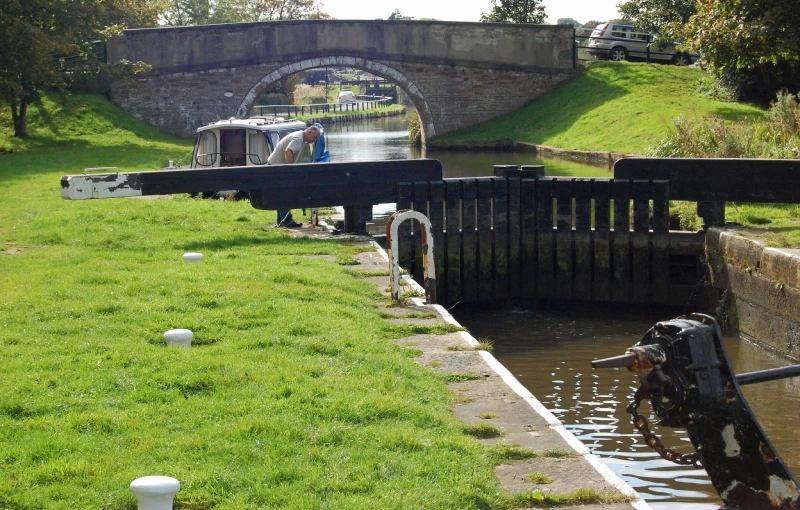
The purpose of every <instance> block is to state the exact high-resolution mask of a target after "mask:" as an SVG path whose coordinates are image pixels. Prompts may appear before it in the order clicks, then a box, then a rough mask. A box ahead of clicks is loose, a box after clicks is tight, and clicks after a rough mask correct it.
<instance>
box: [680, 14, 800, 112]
mask: <svg viewBox="0 0 800 510" xmlns="http://www.w3.org/2000/svg"><path fill="white" fill-rule="evenodd" d="M681 32H682V34H683V35H684V36H685V39H686V41H687V44H688V45H689V47H690V48H691V49H693V50H696V51H700V53H701V54H702V55H703V61H704V62H705V63H706V64H707V65H708V66H709V67H710V68H711V69H712V70H713V71H714V73H715V74H716V75H717V76H719V77H720V78H722V79H723V80H724V81H725V82H726V83H727V84H728V85H732V86H734V87H735V88H736V89H737V90H738V92H739V93H740V95H741V96H742V97H744V98H748V99H755V100H760V101H764V102H766V101H769V100H770V99H773V98H774V97H775V93H776V92H777V91H778V90H780V89H782V88H788V89H789V90H790V91H792V92H797V90H798V88H800V9H797V5H796V3H794V2H785V1H784V0H700V1H699V2H698V4H697V12H696V13H695V14H694V15H693V16H692V17H691V19H690V20H689V22H688V23H687V24H686V25H685V26H684V27H682V29H681Z"/></svg>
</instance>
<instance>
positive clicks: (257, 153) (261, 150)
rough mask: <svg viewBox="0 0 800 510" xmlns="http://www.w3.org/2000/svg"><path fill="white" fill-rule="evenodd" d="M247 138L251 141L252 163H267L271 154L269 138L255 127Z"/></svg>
mask: <svg viewBox="0 0 800 510" xmlns="http://www.w3.org/2000/svg"><path fill="white" fill-rule="evenodd" d="M247 138H248V139H249V141H250V150H249V151H248V157H249V159H250V163H252V164H254V165H266V164H267V156H269V147H267V139H266V137H265V136H264V133H262V132H261V131H257V130H255V129H253V130H251V131H250V134H249V135H248V137H247Z"/></svg>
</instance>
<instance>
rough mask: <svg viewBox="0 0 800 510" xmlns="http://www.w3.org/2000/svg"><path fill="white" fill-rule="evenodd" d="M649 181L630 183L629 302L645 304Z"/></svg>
mask: <svg viewBox="0 0 800 510" xmlns="http://www.w3.org/2000/svg"><path fill="white" fill-rule="evenodd" d="M651 196H652V191H651V189H650V181H646V180H639V179H637V180H634V181H633V182H632V183H631V198H632V199H633V234H632V236H631V248H632V250H633V251H632V263H631V283H632V285H631V300H632V301H633V302H634V303H647V302H648V301H649V298H650V197H651Z"/></svg>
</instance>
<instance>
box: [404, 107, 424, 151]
mask: <svg viewBox="0 0 800 510" xmlns="http://www.w3.org/2000/svg"><path fill="white" fill-rule="evenodd" d="M406 124H408V142H409V143H410V144H411V145H416V146H420V145H422V126H421V125H420V122H419V113H418V112H417V110H411V111H410V112H408V115H406Z"/></svg>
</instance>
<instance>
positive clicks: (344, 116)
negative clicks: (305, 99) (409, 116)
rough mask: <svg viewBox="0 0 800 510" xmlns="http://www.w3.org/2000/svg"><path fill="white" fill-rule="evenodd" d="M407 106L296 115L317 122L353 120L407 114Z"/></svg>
mask: <svg viewBox="0 0 800 510" xmlns="http://www.w3.org/2000/svg"><path fill="white" fill-rule="evenodd" d="M405 113H406V107H405V106H403V105H401V104H392V105H389V106H386V107H382V108H369V109H366V110H353V111H349V112H325V113H314V114H309V115H296V116H295V118H296V119H298V120H303V121H309V120H314V121H316V122H321V123H323V124H325V123H332V124H333V123H336V122H349V121H351V120H360V119H373V118H377V117H391V116H395V115H405Z"/></svg>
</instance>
